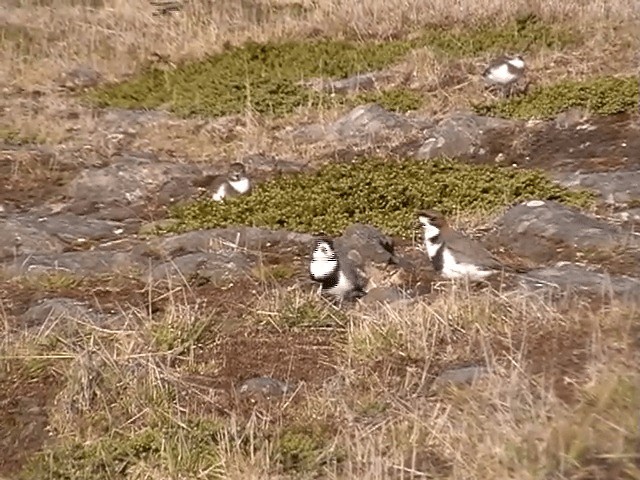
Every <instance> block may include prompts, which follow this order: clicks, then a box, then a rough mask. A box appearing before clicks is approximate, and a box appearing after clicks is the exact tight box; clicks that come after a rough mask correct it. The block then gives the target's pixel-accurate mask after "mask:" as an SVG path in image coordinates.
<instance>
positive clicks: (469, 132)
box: [416, 112, 514, 159]
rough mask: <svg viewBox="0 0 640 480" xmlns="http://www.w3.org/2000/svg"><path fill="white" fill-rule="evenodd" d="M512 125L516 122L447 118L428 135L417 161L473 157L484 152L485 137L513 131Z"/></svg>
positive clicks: (475, 117) (467, 116)
mask: <svg viewBox="0 0 640 480" xmlns="http://www.w3.org/2000/svg"><path fill="white" fill-rule="evenodd" d="M513 125H514V122H512V121H510V120H504V119H500V118H492V117H482V116H478V115H472V114H467V113H461V112H458V113H454V114H452V115H450V116H448V117H446V118H444V119H443V120H442V121H441V122H440V123H439V124H438V126H437V127H436V128H435V129H434V130H433V131H432V132H431V133H430V134H429V136H428V138H427V139H426V140H425V141H424V143H423V144H422V146H421V147H420V149H419V150H418V152H417V153H416V157H417V158H422V159H428V158H435V157H438V156H449V157H459V156H465V155H472V154H474V153H476V152H477V151H479V149H480V148H481V145H482V141H483V138H484V135H485V133H487V132H490V131H492V130H496V129H507V128H511V127H513Z"/></svg>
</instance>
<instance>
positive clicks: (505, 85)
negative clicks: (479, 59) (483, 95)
mask: <svg viewBox="0 0 640 480" xmlns="http://www.w3.org/2000/svg"><path fill="white" fill-rule="evenodd" d="M525 69H526V64H525V61H524V59H523V58H522V56H521V55H515V56H513V57H510V56H506V55H503V56H501V57H498V58H494V59H493V60H491V62H489V65H488V66H487V68H486V69H485V70H484V71H483V72H482V77H483V78H484V80H485V81H486V82H487V83H488V84H490V85H498V86H500V87H502V93H503V94H504V95H505V96H507V95H508V94H509V93H511V88H512V87H513V85H514V84H515V83H516V82H517V81H518V80H520V79H521V78H522V77H523V76H524V74H525Z"/></svg>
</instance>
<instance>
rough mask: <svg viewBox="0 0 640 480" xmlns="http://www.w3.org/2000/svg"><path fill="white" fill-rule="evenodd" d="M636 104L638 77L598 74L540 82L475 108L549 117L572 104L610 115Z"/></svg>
mask: <svg viewBox="0 0 640 480" xmlns="http://www.w3.org/2000/svg"><path fill="white" fill-rule="evenodd" d="M639 104H640V95H639V94H638V77H635V76H634V77H598V78H593V79H589V80H585V81H575V80H565V81H562V82H559V83H556V84H553V85H550V86H542V87H539V88H535V89H534V90H533V91H531V92H530V93H528V94H526V95H521V96H517V97H514V98H510V99H504V100H501V101H498V102H495V103H489V104H482V105H477V106H476V107H475V110H476V112H477V113H479V114H482V115H493V116H499V117H506V118H520V119H530V118H537V119H548V118H550V117H553V116H554V115H557V114H559V113H561V112H564V111H566V110H569V109H571V108H584V109H586V110H587V111H589V112H591V113H593V114H596V115H612V114H615V113H624V112H633V111H637V110H638V105H639Z"/></svg>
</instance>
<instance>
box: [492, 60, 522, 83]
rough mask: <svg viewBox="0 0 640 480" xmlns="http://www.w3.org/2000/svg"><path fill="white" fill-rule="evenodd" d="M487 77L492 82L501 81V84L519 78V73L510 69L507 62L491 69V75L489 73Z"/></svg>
mask: <svg viewBox="0 0 640 480" xmlns="http://www.w3.org/2000/svg"><path fill="white" fill-rule="evenodd" d="M487 77H488V78H489V80H491V81H492V82H495V83H501V84H506V83H511V82H513V81H515V80H516V79H517V78H518V76H517V75H514V74H513V73H511V72H510V71H509V66H508V65H506V64H505V65H501V66H499V67H497V68H494V69H493V70H491V71H490V72H489V75H487Z"/></svg>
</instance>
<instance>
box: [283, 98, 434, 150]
mask: <svg viewBox="0 0 640 480" xmlns="http://www.w3.org/2000/svg"><path fill="white" fill-rule="evenodd" d="M432 126H433V123H432V122H430V121H427V120H424V119H415V120H413V119H409V118H408V117H405V116H403V115H400V114H397V113H393V112H388V111H387V110H385V109H384V108H382V107H381V106H380V105H378V104H375V103H370V104H366V105H360V106H358V107H356V108H354V109H353V110H351V111H350V112H349V113H347V114H346V115H345V116H343V117H342V118H339V119H338V120H336V121H335V122H334V123H333V124H331V125H329V126H323V125H318V124H316V125H307V126H304V127H301V128H299V129H297V130H295V131H294V132H293V133H292V136H293V139H294V140H296V141H300V142H306V143H313V142H318V141H320V140H326V141H335V142H339V143H346V144H353V143H370V142H375V141H379V140H382V139H383V138H385V137H388V136H390V135H394V136H397V135H399V134H409V133H415V132H417V131H422V130H424V129H426V128H430V127H432Z"/></svg>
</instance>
